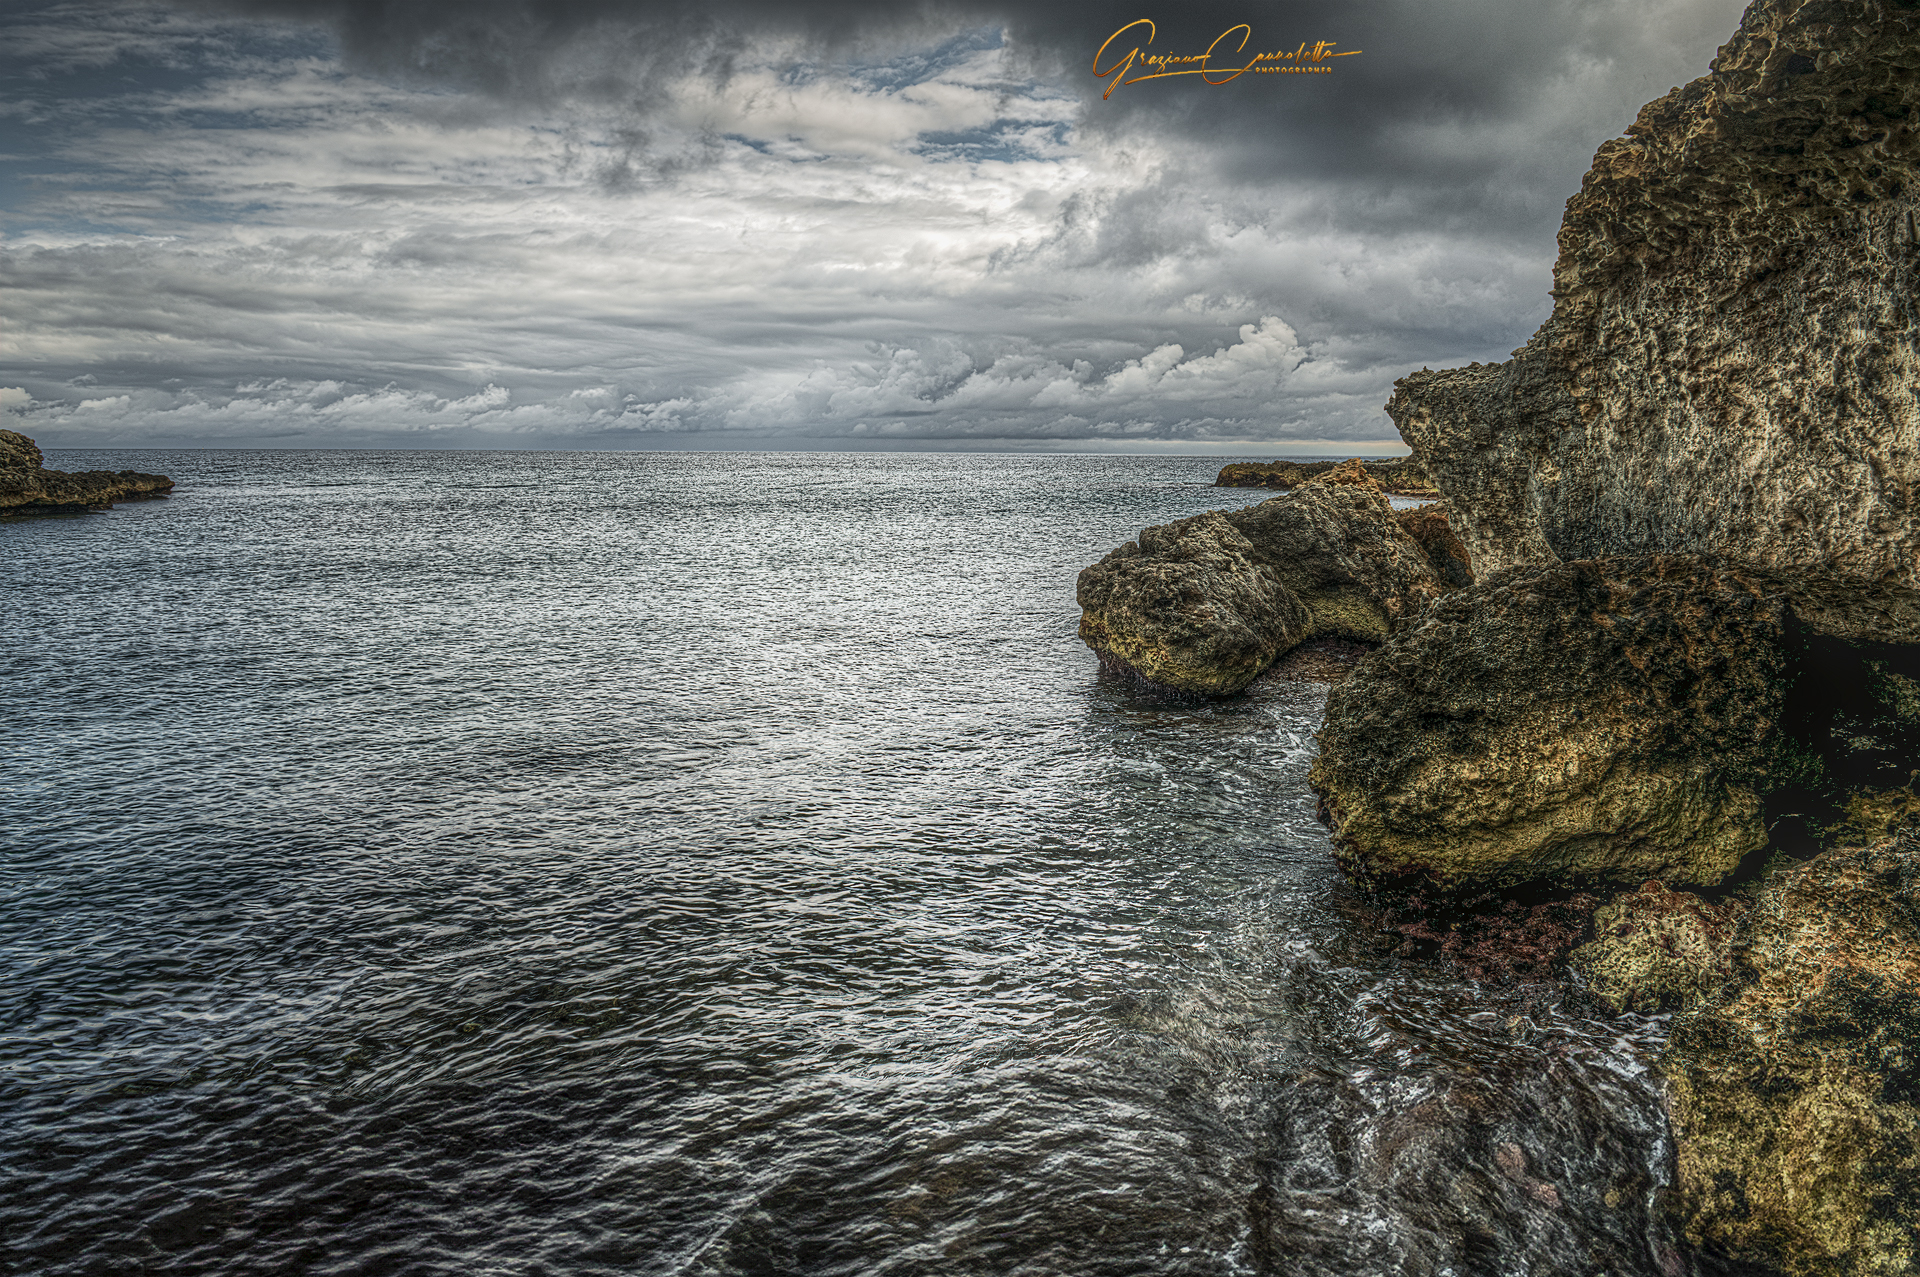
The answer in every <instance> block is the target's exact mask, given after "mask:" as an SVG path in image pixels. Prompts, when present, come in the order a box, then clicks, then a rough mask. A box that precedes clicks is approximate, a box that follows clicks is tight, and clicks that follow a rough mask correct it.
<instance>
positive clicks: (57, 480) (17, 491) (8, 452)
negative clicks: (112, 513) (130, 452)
mask: <svg viewBox="0 0 1920 1277" xmlns="http://www.w3.org/2000/svg"><path fill="white" fill-rule="evenodd" d="M172 490H173V480H171V479H169V478H167V477H166V476H165V475H159V474H140V473H138V472H136V471H133V470H83V471H81V472H79V473H77V474H68V473H66V472H65V471H62V470H48V469H47V468H46V467H45V466H44V465H43V464H42V458H41V455H40V449H39V447H38V446H37V445H35V443H34V442H33V440H31V439H29V438H27V437H26V436H25V435H23V434H17V433H15V432H14V431H11V430H0V517H9V516H16V515H29V514H83V513H85V512H86V511H88V510H104V509H106V508H108V507H110V506H111V505H112V504H113V503H114V502H116V501H137V500H142V499H145V498H147V497H162V496H165V495H166V494H167V493H169V492H171V491H172Z"/></svg>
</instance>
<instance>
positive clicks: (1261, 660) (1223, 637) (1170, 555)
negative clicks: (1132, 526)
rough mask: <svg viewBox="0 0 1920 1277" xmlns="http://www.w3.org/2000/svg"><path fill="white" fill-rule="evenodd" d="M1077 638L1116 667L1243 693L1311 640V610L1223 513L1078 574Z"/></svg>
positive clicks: (1126, 548) (1192, 687)
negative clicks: (1265, 671)
mask: <svg viewBox="0 0 1920 1277" xmlns="http://www.w3.org/2000/svg"><path fill="white" fill-rule="evenodd" d="M1077 593H1078V598H1079V602H1080V606H1081V608H1082V609H1084V610H1083V611H1082V612H1081V615H1080V637H1081V639H1082V640H1084V641H1085V642H1086V644H1087V646H1088V647H1091V648H1092V649H1093V650H1094V651H1095V652H1097V653H1099V655H1100V660H1101V661H1102V663H1104V664H1106V665H1107V666H1108V667H1109V668H1112V669H1117V670H1121V671H1123V672H1126V673H1131V674H1135V675H1137V676H1139V677H1141V678H1144V679H1146V680H1147V681H1149V682H1151V683H1156V684H1159V685H1160V686H1162V687H1167V688H1171V689H1173V690H1175V691H1180V692H1192V693H1195V694H1197V695H1201V696H1226V695H1230V694H1232V693H1234V692H1237V691H1239V690H1240V689H1241V688H1243V687H1245V686H1246V685H1247V684H1248V683H1251V682H1252V681H1253V680H1254V678H1256V677H1257V676H1258V675H1259V673H1260V671H1261V670H1263V669H1265V668H1266V667H1267V666H1269V665H1271V664H1272V663H1273V662H1274V661H1275V660H1276V659H1277V658H1278V657H1279V656H1280V655H1281V653H1283V652H1285V651H1286V650H1287V649H1288V648H1291V647H1292V646H1294V645H1295V644H1296V643H1298V642H1300V640H1302V639H1304V638H1306V637H1307V635H1308V633H1309V632H1310V628H1311V627H1310V624H1309V621H1308V618H1307V610H1306V608H1305V607H1304V606H1303V605H1302V604H1301V602H1300V600H1299V599H1298V598H1296V597H1295V596H1294V594H1293V592H1292V591H1291V590H1289V589H1287V587H1286V586H1285V585H1284V584H1283V583H1282V582H1281V580H1280V576H1279V574H1278V573H1277V572H1276V571H1274V569H1273V567H1272V565H1271V564H1270V563H1268V562H1267V561H1266V559H1265V558H1264V557H1263V556H1262V555H1261V554H1260V553H1259V552H1258V551H1257V550H1256V549H1255V548H1254V546H1253V543H1252V542H1251V541H1249V540H1247V538H1246V537H1244V536H1242V535H1241V534H1240V533H1239V531H1237V530H1236V529H1235V528H1234V527H1233V525H1232V524H1231V523H1229V522H1228V521H1227V518H1226V516H1224V515H1222V514H1221V513H1220V512H1219V511H1217V510H1209V511H1208V512H1207V513H1205V514H1201V515H1196V516H1194V517H1193V518H1191V519H1181V520H1179V521H1178V522H1175V523H1168V524H1164V525H1162V526H1160V527H1152V528H1148V529H1146V530H1145V531H1143V532H1142V533H1141V534H1140V539H1139V540H1138V541H1129V542H1127V544H1125V545H1123V546H1121V547H1120V548H1119V549H1117V550H1115V551H1114V552H1113V553H1111V554H1109V555H1107V557H1106V558H1104V559H1102V560H1100V562H1098V563H1096V564H1094V565H1093V566H1092V567H1090V568H1087V569H1086V570H1085V571H1083V572H1081V573H1080V584H1079V589H1078V591H1077Z"/></svg>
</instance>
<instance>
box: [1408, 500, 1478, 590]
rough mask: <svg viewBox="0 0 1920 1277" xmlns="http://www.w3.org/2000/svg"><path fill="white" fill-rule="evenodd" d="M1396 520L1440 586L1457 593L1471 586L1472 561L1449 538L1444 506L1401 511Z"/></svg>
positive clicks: (1450, 532)
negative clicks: (1418, 549)
mask: <svg viewBox="0 0 1920 1277" xmlns="http://www.w3.org/2000/svg"><path fill="white" fill-rule="evenodd" d="M1399 519H1400V527H1401V529H1402V530H1403V531H1404V532H1406V534H1407V535H1408V536H1410V537H1412V538H1413V540H1414V543H1415V544H1416V545H1418V546H1419V547H1420V550H1421V553H1423V554H1425V555H1426V556H1427V565H1428V566H1429V567H1431V568H1432V569H1433V573H1434V575H1435V576H1437V577H1439V578H1440V581H1441V583H1442V584H1443V585H1445V586H1446V587H1447V588H1448V589H1454V590H1457V589H1460V588H1461V587H1463V586H1468V585H1472V584H1473V560H1472V559H1470V558H1469V557H1468V555H1467V547H1466V546H1465V545H1463V544H1461V542H1460V538H1459V537H1457V536H1455V535H1454V534H1453V525H1452V523H1451V522H1450V521H1449V520H1448V518H1447V508H1446V506H1444V505H1442V504H1441V503H1439V502H1438V501H1435V502H1430V503H1429V504H1427V505H1421V506H1415V507H1414V508H1413V509H1411V510H1402V511H1401V512H1400V515H1399Z"/></svg>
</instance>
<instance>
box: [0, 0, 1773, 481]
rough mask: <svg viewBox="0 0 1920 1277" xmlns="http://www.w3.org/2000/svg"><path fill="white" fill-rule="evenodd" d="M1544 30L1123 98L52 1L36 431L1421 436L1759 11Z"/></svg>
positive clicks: (967, 18) (1070, 49) (502, 29)
mask: <svg viewBox="0 0 1920 1277" xmlns="http://www.w3.org/2000/svg"><path fill="white" fill-rule="evenodd" d="M1184 12H1186V13H1188V14H1191V15H1196V16H1193V17H1192V18H1191V20H1188V21H1186V23H1185V27H1183V28H1182V29H1180V30H1174V29H1168V30H1166V31H1165V33H1164V35H1163V37H1162V38H1163V40H1165V41H1167V42H1170V43H1171V42H1177V41H1180V40H1186V39H1187V38H1188V34H1190V31H1188V29H1189V28H1190V29H1192V30H1197V29H1199V28H1198V27H1196V26H1195V25H1194V24H1195V23H1201V24H1203V25H1204V21H1210V20H1212V19H1213V18H1215V17H1223V15H1224V14H1225V13H1226V10H1224V9H1222V10H1221V11H1220V13H1219V14H1210V13H1209V12H1207V11H1204V10H1198V9H1191V8H1189V9H1187V10H1184ZM1518 12H1519V9H1518V8H1517V7H1515V6H1511V5H1507V4H1505V3H1498V2H1496V0H1485V2H1483V3H1476V4H1471V5H1469V4H1459V5H1451V6H1432V5H1420V6H1415V5H1410V4H1409V5H1404V6H1400V5H1387V6H1383V7H1381V8H1380V9H1379V10H1378V11H1377V12H1372V13H1371V14H1370V15H1355V14H1350V13H1346V12H1344V11H1341V10H1337V9H1325V10H1315V9H1313V8H1312V7H1311V6H1309V7H1307V8H1301V9H1297V10H1289V11H1288V12H1287V13H1286V14H1284V15H1277V16H1275V17H1273V18H1272V19H1271V21H1272V23H1274V24H1275V25H1285V26H1286V27H1287V28H1288V29H1289V30H1290V31H1291V30H1293V29H1295V28H1300V27H1304V28H1307V29H1309V31H1313V32H1318V33H1319V34H1317V35H1315V36H1314V38H1322V37H1325V38H1333V37H1335V36H1338V35H1339V34H1340V33H1339V31H1336V30H1335V28H1341V29H1344V27H1343V25H1342V24H1345V25H1346V26H1356V25H1357V26H1358V27H1359V29H1358V30H1357V31H1349V32H1347V34H1348V35H1353V36H1356V37H1364V38H1365V39H1367V40H1369V41H1372V40H1375V39H1376V37H1377V38H1378V39H1379V40H1383V41H1385V43H1384V44H1371V45H1369V46H1368V51H1367V53H1365V54H1364V55H1362V56H1361V57H1357V58H1354V59H1350V60H1349V62H1348V63H1347V64H1345V65H1343V66H1342V67H1341V68H1340V70H1339V72H1338V74H1337V75H1336V76H1334V77H1330V78H1329V82H1327V83H1315V84H1304V83H1303V84H1296V85H1285V86H1283V85H1276V84H1264V85H1256V84H1247V85H1228V86H1224V87H1222V88H1219V89H1213V90H1203V89H1201V88H1198V87H1196V86H1191V85H1185V86H1183V85H1166V84H1153V83H1147V84H1139V85H1132V86H1127V87H1125V88H1122V89H1121V90H1119V91H1118V92H1117V93H1116V94H1115V96H1114V98H1113V99H1112V100H1111V101H1109V102H1104V103H1103V102H1101V101H1100V98H1099V91H1100V90H1101V89H1102V87H1103V86H1102V85H1101V84H1100V83H1099V82H1098V81H1095V80H1094V79H1093V78H1092V76H1091V75H1090V73H1088V71H1087V70H1086V69H1085V68H1084V67H1083V66H1082V65H1081V63H1083V62H1085V61H1087V60H1090V56H1091V49H1092V47H1093V46H1094V45H1097V43H1098V39H1099V38H1104V35H1105V34H1106V33H1105V31H1103V30H1096V29H1095V28H1097V27H1099V26H1100V25H1101V23H1098V22H1095V23H1093V25H1092V26H1089V22H1091V21H1092V20H1091V19H1090V18H1086V17H1085V15H1084V14H1083V13H1082V12H1081V11H1080V10H1078V9H1075V8H1070V7H1047V6H1040V7H1037V8H1036V7H1022V8H1021V9H1019V10H1017V11H1013V10H1001V9H999V8H997V7H995V6H992V5H945V6H936V5H921V6H911V5H910V6H905V7H901V6H884V7H882V6H868V5H860V4H851V3H848V4H803V5H781V6H773V5H766V6H761V5H754V4H723V5H712V4H708V5H701V6H693V5H674V4H653V3H648V4H616V3H612V2H611V0H572V2H570V3H567V4H551V3H539V2H537V0H527V2H526V3H521V2H519V0H516V3H514V4H511V5H508V4H505V3H501V4H497V5H496V4H491V3H479V4H462V5H458V6H453V5H439V4H434V3H424V2H416V3H396V4H392V5H383V6H378V7H366V6H358V5H353V6H349V5H345V4H341V5H333V4H328V3H318V2H316V3H311V4H309V3H303V2H297V0H276V2H275V3H271V4H223V5H201V6H197V7H191V8H188V7H178V6H165V5H157V4H155V5H111V6H108V5H101V6H94V5H89V4H86V3H83V2H79V0H64V2H62V3H56V4H46V5H42V6H38V7H36V6H32V5H29V6H27V7H26V8H24V9H23V10H20V11H18V12H16V13H15V14H13V15H12V16H10V17H8V18H5V19H0V24H4V25H5V28H6V29H5V31H4V33H0V34H5V35H6V36H7V37H8V38H7V40H6V41H0V50H3V51H4V52H0V58H7V59H11V60H12V65H11V66H10V67H9V68H8V70H9V72H10V75H9V78H8V79H7V80H6V81H5V83H6V84H7V85H8V86H9V88H8V89H7V90H6V91H5V94H6V96H5V97H4V99H0V111H4V112H6V113H7V114H8V117H9V118H10V119H14V120H18V121H22V122H23V127H22V128H21V130H19V131H18V136H19V138H20V139H21V140H20V141H19V142H18V143H17V144H10V149H9V153H8V155H6V156H5V157H0V207H4V208H5V210H6V218H5V221H4V230H3V231H0V291H4V294H5V297H6V303H5V307H4V313H5V316H6V318H5V320H4V322H3V324H0V355H4V357H5V360H6V364H7V367H8V368H9V369H17V370H18V371H17V372H16V373H15V374H14V377H13V379H14V380H18V381H20V382H21V385H22V390H21V393H22V394H28V395H30V396H31V402H27V401H13V402H9V403H8V407H9V410H10V411H12V412H14V413H16V414H21V415H24V417H25V418H26V419H27V420H29V421H30V422H31V423H32V427H33V429H37V430H39V431H41V432H42V433H43V435H44V436H45V438H44V439H43V442H45V441H47V440H51V441H52V442H53V443H54V444H82V443H98V442H107V441H138V442H142V443H199V442H277V443H284V442H312V443H327V442H354V443H366V442H374V443H378V442H393V443H409V442H421V441H426V442H432V443H441V442H445V443H457V444H471V443H487V442H506V443H514V444H523V445H527V446H546V445H559V446H572V445H591V446H713V447H728V446H783V443H784V442H790V441H792V440H794V439H801V438H804V439H809V440H816V441H824V442H825V443H827V444H829V445H830V444H832V443H833V441H835V440H840V441H843V442H845V443H846V444H847V445H848V446H855V445H862V444H868V443H876V442H877V443H882V444H885V443H893V444H898V445H900V446H992V447H1017V446H1029V445H1031V446H1045V447H1061V446H1071V445H1073V444H1074V443H1075V441H1079V442H1082V443H1085V444H1087V445H1088V446H1120V445H1122V444H1139V445H1142V446H1145V445H1147V444H1152V443H1162V444H1165V445H1167V446H1173V445H1176V444H1180V443H1183V442H1184V443H1191V444H1194V445H1196V446H1198V445H1219V446H1228V445H1233V444H1249V443H1287V442H1301V441H1325V440H1335V441H1350V442H1352V443H1355V444H1357V443H1362V442H1367V441H1379V440H1383V439H1388V438H1390V437H1391V427H1390V425H1389V424H1388V423H1387V421H1386V419H1385V416H1384V414H1382V413H1381V412H1380V410H1379V406H1380V404H1381V403H1382V402H1383V401H1384V399H1385V397H1386V394H1387V391H1388V388H1389V387H1390V385H1391V382H1392V381H1393V379H1394V378H1395V377H1397V376H1400V375H1403V374H1404V373H1405V372H1407V371H1409V370H1411V369H1413V368H1417V367H1419V366H1421V365H1423V364H1431V365H1435V366H1440V365H1444V364H1446V363H1450V362H1456V361H1464V360H1466V359H1489V358H1500V357H1504V355H1505V353H1506V351H1507V350H1508V349H1510V348H1511V347H1513V346H1514V345H1517V344H1518V343H1519V342H1520V341H1521V340H1523V339H1524V338H1525V336H1526V335H1527V333H1528V332H1530V331H1531V330H1532V328H1533V327H1534V326H1536V325H1537V324H1538V323H1539V321H1540V320H1541V319H1542V318H1544V316H1545V314H1546V310H1547V301H1546V297H1545V288H1546V286H1547V282H1548V269H1549V267H1550V264H1551V254H1552V251H1553V243H1552V229H1553V224H1554V222H1555V221H1556V220H1557V210H1558V206H1559V204H1560V202H1561V201H1563V200H1564V198H1565V197H1566V195H1567V194H1569V193H1571V191H1572V189H1573V187H1574V186H1575V185H1576V184H1577V178H1578V173H1579V172H1580V170H1581V169H1582V168H1584V165H1585V162H1586V159H1587V156H1588V155H1590V153H1591V150H1592V146H1593V144H1594V143H1596V142H1597V141H1599V140H1600V139H1602V138H1604V137H1606V136H1609V135H1611V134H1612V133H1614V132H1617V131H1618V130H1619V128H1621V127H1622V126H1624V124H1625V123H1627V122H1628V120H1630V119H1631V115H1632V111H1633V109H1634V108H1635V107H1637V105H1638V103H1639V101H1641V100H1642V99H1644V98H1646V97H1649V96H1652V95H1653V94H1655V93H1658V92H1661V91H1664V89H1665V88H1666V87H1667V85H1666V83H1659V84H1658V85H1657V86H1656V85H1653V84H1651V83H1650V82H1649V81H1648V80H1647V76H1648V75H1654V76H1655V77H1656V78H1658V79H1661V80H1670V81H1678V80H1680V79H1684V78H1686V76H1687V75H1689V74H1692V73H1695V72H1697V71H1698V70H1700V69H1702V68H1703V67H1704V64H1705V60H1706V58H1707V57H1708V56H1709V55H1710V53H1711V50H1712V48H1713V45H1714V43H1715V42H1717V40H1718V39H1720V38H1724V36H1725V34H1726V33H1727V32H1728V31H1730V30H1731V28H1732V25H1733V22H1734V20H1735V18H1736V17H1737V8H1736V7H1734V6H1732V5H1729V4H1727V3H1724V2H1720V0H1714V2H1709V0H1697V2H1696V3H1692V4H1686V5H1679V6H1674V5H1659V6H1656V5H1653V4H1652V3H1651V0H1607V2H1605V3H1600V4H1598V5H1587V6H1578V7H1576V6H1555V5H1552V4H1549V5H1547V6H1545V7H1540V6H1538V5H1534V6H1531V7H1529V8H1527V9H1526V11H1525V12H1526V13H1527V15H1528V21H1526V22H1517V21H1515V20H1514V17H1513V15H1514V14H1515V13H1518ZM1436 15H1440V16H1436ZM1233 20H1234V21H1237V20H1239V19H1237V18H1236V19H1233ZM1104 21H1105V19H1102V20H1101V22H1104ZM1260 21H1261V22H1262V23H1266V22H1268V21H1269V20H1268V19H1260ZM1395 23H1400V24H1401V25H1400V26H1398V27H1396V26H1395V25H1394V24H1395ZM1323 29H1324V30H1323ZM1183 32H1187V33H1186V34H1183ZM1396 32H1397V33H1398V34H1396ZM1305 34H1306V32H1303V33H1302V35H1303V38H1304V36H1305ZM1089 38H1091V39H1092V43H1091V44H1088V43H1087V40H1088V39H1089ZM1209 38H1210V37H1209ZM1341 38H1345V37H1341ZM1189 42H1190V41H1189ZM1201 43H1202V44H1204V43H1205V41H1204V40H1202V41H1201ZM1082 45H1086V47H1085V48H1084V50H1083V49H1082V48H1081V46H1082ZM1083 53H1084V55H1085V57H1083V56H1082V54H1083ZM1456 55H1457V57H1456ZM1475 59H1477V60H1478V63H1477V64H1478V65H1480V66H1481V68H1482V69H1481V70H1480V71H1472V72H1470V71H1468V70H1466V69H1463V67H1464V66H1466V65H1469V64H1474V62H1475ZM1650 68H1651V69H1650ZM1276 78H1277V77H1276ZM1240 89H1244V90H1246V92H1238V91H1237V90H1240ZM1161 90H1164V91H1161ZM1116 103H1117V104H1118V105H1116ZM1109 108H1111V109H1109ZM22 428H25V427H22Z"/></svg>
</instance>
